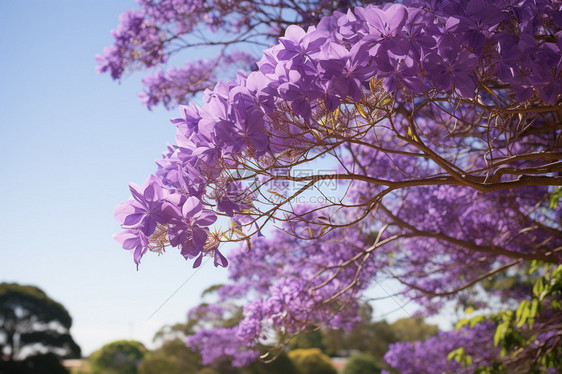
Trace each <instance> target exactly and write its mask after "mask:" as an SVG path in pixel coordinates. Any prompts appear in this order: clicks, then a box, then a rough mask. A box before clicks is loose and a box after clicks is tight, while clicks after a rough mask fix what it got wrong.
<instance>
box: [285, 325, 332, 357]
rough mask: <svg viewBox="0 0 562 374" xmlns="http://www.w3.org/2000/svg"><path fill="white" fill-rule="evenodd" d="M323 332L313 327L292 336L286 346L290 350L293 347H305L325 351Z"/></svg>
mask: <svg viewBox="0 0 562 374" xmlns="http://www.w3.org/2000/svg"><path fill="white" fill-rule="evenodd" d="M324 335H325V332H324V331H322V330H318V329H313V331H311V332H309V333H305V334H300V335H297V336H295V337H294V338H292V339H291V340H290V341H289V343H288V345H287V346H288V347H289V349H290V350H294V349H307V348H318V349H320V350H321V351H322V352H324V353H326V345H325V344H324Z"/></svg>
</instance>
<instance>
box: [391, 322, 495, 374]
mask: <svg viewBox="0 0 562 374" xmlns="http://www.w3.org/2000/svg"><path fill="white" fill-rule="evenodd" d="M494 332H495V326H494V325H493V324H491V323H488V322H486V323H479V324H477V325H475V326H474V328H471V329H470V328H467V327H465V328H462V329H461V330H458V331H447V332H443V331H441V332H439V334H438V335H437V336H434V337H431V338H429V339H427V340H426V341H424V342H421V341H418V342H399V343H394V344H391V345H390V347H389V350H388V352H387V353H386V355H385V356H384V359H385V361H386V362H387V363H388V364H389V365H390V366H391V367H392V368H394V369H396V370H398V371H399V372H400V373H402V374H441V373H459V374H460V373H467V374H468V373H473V372H474V369H475V368H477V367H478V366H486V365H490V363H491V362H493V361H494V359H495V358H496V357H497V356H498V354H499V348H498V347H494V345H493V340H494V339H493V336H494ZM461 347H463V348H464V353H465V354H467V355H469V356H471V358H472V360H473V361H472V365H468V366H463V365H461V363H459V362H458V361H456V360H454V359H447V356H448V354H449V353H450V352H451V351H453V350H455V349H457V348H461Z"/></svg>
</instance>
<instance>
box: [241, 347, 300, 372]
mask: <svg viewBox="0 0 562 374" xmlns="http://www.w3.org/2000/svg"><path fill="white" fill-rule="evenodd" d="M239 374H304V373H301V372H300V371H299V370H298V369H297V367H296V365H295V363H293V361H292V360H291V359H290V358H289V356H288V355H287V354H286V353H284V352H282V353H281V354H279V355H278V356H277V357H276V358H275V360H273V361H272V362H269V363H265V362H262V361H256V362H254V363H252V364H251V365H249V366H247V367H243V368H240V372H239Z"/></svg>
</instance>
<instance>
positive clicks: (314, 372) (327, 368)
mask: <svg viewBox="0 0 562 374" xmlns="http://www.w3.org/2000/svg"><path fill="white" fill-rule="evenodd" d="M289 358H290V359H291V360H292V361H293V363H294V364H295V366H296V367H297V369H298V370H299V371H300V372H301V374H337V371H336V369H335V368H334V365H332V362H331V361H330V358H329V357H328V356H326V355H325V354H324V353H322V352H321V351H320V349H318V348H310V349H296V350H294V351H291V352H289Z"/></svg>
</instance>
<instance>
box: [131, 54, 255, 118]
mask: <svg viewBox="0 0 562 374" xmlns="http://www.w3.org/2000/svg"><path fill="white" fill-rule="evenodd" d="M254 60H255V58H254V57H253V56H251V55H250V54H247V53H244V52H233V53H230V54H228V55H219V56H216V58H215V59H214V60H213V61H211V60H202V59H197V60H194V61H189V62H188V63H187V64H185V65H184V66H182V67H180V68H173V69H170V70H169V71H163V70H158V71H157V72H156V74H154V75H149V76H146V77H145V78H143V80H142V84H143V86H144V91H143V92H141V93H139V98H140V99H141V101H142V103H143V104H144V105H146V107H147V108H148V109H152V108H153V107H154V106H156V105H158V104H159V103H162V104H163V105H164V106H165V107H166V108H167V109H170V108H171V107H172V106H174V105H177V103H180V104H185V103H186V100H189V99H192V98H193V97H194V96H195V94H197V93H199V92H202V91H204V90H206V89H208V88H212V87H213V85H214V84H215V82H216V81H217V77H216V76H215V71H214V70H213V69H210V67H212V66H218V65H220V66H221V71H222V72H223V73H226V72H227V71H228V70H231V69H234V70H250V68H251V66H252V64H253V63H254Z"/></svg>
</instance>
